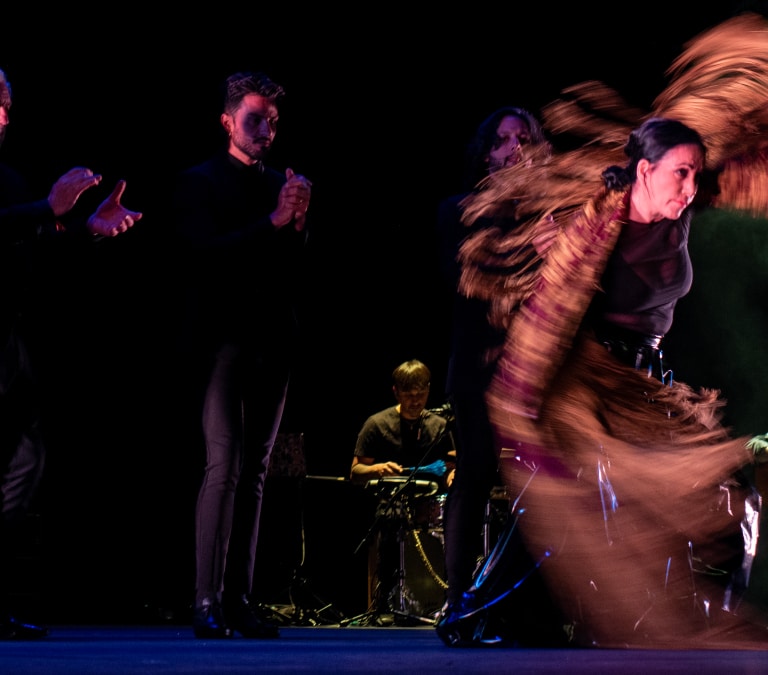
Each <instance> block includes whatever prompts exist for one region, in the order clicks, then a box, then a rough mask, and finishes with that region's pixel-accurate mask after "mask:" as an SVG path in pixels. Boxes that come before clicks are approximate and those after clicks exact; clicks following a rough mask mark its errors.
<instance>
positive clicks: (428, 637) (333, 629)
mask: <svg viewBox="0 0 768 675" xmlns="http://www.w3.org/2000/svg"><path fill="white" fill-rule="evenodd" d="M766 647H767V650H766V651H765V652H762V651H709V650H703V651H675V650H603V649H594V650H593V649H517V648H512V647H483V648H461V649H457V648H449V647H446V646H445V645H444V644H443V643H442V642H441V641H440V639H439V638H438V637H437V635H436V633H435V631H434V628H433V627H432V626H418V627H407V628H403V627H394V626H388V627H378V626H377V627H360V626H346V627H339V626H311V627H303V626H286V627H282V628H281V635H280V638H278V639H276V640H247V639H244V638H241V637H235V638H232V639H230V640H198V639H196V638H195V637H194V636H193V634H192V629H191V627H189V626H168V625H161V626H53V627H52V629H51V635H50V636H49V637H48V638H46V639H44V640H40V641H34V642H0V672H1V673H8V674H9V675H10V674H11V673H13V674H14V675H50V674H51V673H57V674H58V673H65V674H71V675H89V674H97V673H98V674H104V675H106V674H107V673H109V674H110V675H116V674H119V675H131V674H133V673H136V675H139V674H141V675H146V674H153V673H187V674H190V673H191V674H195V673H216V674H217V675H218V674H227V673H255V672H259V673H302V672H307V673H337V674H338V673H367V674H368V675H376V674H378V673H397V674H398V675H402V673H406V672H407V673H418V674H419V675H427V674H429V673H472V674H473V675H475V674H477V675H483V674H485V673H488V674H491V673H492V674H493V675H501V674H502V673H515V674H516V675H525V674H528V673H553V674H554V673H564V672H566V673H583V674H584V675H587V674H589V675H594V674H595V673H611V674H612V675H615V674H616V673H622V674H624V675H632V674H634V673H638V674H639V673H643V674H644V675H647V674H648V673H665V674H667V673H697V674H698V675H706V674H709V673H712V674H713V675H714V674H717V675H722V673H729V675H739V674H743V675H747V674H749V675H756V674H757V673H765V672H768V645H766Z"/></svg>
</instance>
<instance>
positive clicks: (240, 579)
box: [174, 72, 311, 638]
mask: <svg viewBox="0 0 768 675" xmlns="http://www.w3.org/2000/svg"><path fill="white" fill-rule="evenodd" d="M284 93H285V92H284V90H283V88H282V87H281V86H280V85H278V84H276V83H275V82H273V81H272V80H271V79H270V78H269V77H268V76H266V75H265V74H263V73H251V72H240V73H235V74H233V75H231V76H230V77H229V78H228V79H227V80H226V82H225V92H224V105H223V112H222V114H221V124H222V126H223V128H224V130H225V132H226V133H227V136H228V139H229V140H228V145H227V148H226V150H223V151H222V152H220V153H219V154H217V155H216V156H214V157H212V158H210V159H209V160H207V161H205V162H204V163H202V164H200V165H198V166H195V167H192V168H190V169H187V170H185V171H183V172H181V174H180V176H179V180H178V184H177V188H176V193H175V198H174V211H175V220H176V226H177V229H178V236H179V238H180V242H181V250H182V255H183V257H184V261H183V262H184V269H185V270H186V274H185V275H184V276H183V278H182V282H183V284H184V290H185V293H186V295H187V297H186V300H185V310H186V316H185V319H184V323H183V326H182V328H183V330H182V335H183V337H184V338H185V340H186V344H185V350H184V351H183V354H184V362H183V367H184V368H185V369H186V370H188V371H189V373H192V375H193V380H194V382H195V384H196V386H197V388H196V389H195V393H199V396H198V397H197V398H196V402H195V405H196V410H197V413H196V414H197V415H199V417H197V419H198V420H200V421H201V422H202V432H203V436H204V441H205V452H206V462H205V473H204V476H203V481H202V485H201V487H200V491H199V494H198V501H197V509H196V517H195V530H196V534H195V542H196V544H195V545H196V581H195V600H194V617H193V628H194V633H195V635H196V636H197V637H199V638H229V637H232V635H233V629H234V630H236V631H238V632H240V633H241V634H242V635H243V636H244V637H249V638H271V637H278V635H279V630H278V627H277V624H275V623H274V622H272V621H271V619H270V616H269V614H268V613H266V612H265V611H264V610H263V608H262V607H261V606H260V605H259V604H258V602H256V601H255V599H254V598H253V597H252V591H253V581H254V580H253V576H254V569H255V560H256V546H257V542H258V538H259V520H260V516H261V508H262V497H263V491H264V483H265V478H266V474H267V468H268V464H269V458H270V454H271V452H272V447H273V445H274V443H275V438H276V435H277V433H278V430H279V426H280V422H281V419H282V415H283V410H284V407H285V402H286V396H287V391H288V382H289V377H290V373H291V368H292V365H293V359H294V354H295V350H296V348H297V339H298V322H297V315H296V307H295V304H294V298H295V294H296V291H297V290H298V289H297V285H298V281H299V277H300V270H301V261H302V255H303V251H304V247H305V242H306V238H307V228H306V219H307V208H308V206H309V201H310V197H311V183H310V181H308V180H307V179H306V178H305V177H304V176H301V175H298V174H296V173H294V172H293V171H292V170H291V169H290V168H289V169H286V171H285V174H282V173H280V172H278V171H277V170H275V169H273V168H271V167H268V166H266V165H265V164H264V159H265V157H266V155H267V153H268V151H269V149H270V147H271V146H272V143H273V141H274V138H275V133H276V129H277V121H278V106H279V103H280V102H281V100H282V99H283V96H284Z"/></svg>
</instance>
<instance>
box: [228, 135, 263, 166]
mask: <svg viewBox="0 0 768 675" xmlns="http://www.w3.org/2000/svg"><path fill="white" fill-rule="evenodd" d="M233 145H234V146H235V147H236V148H237V149H238V150H240V152H242V153H243V154H245V155H247V156H248V157H250V158H251V159H252V160H253V161H255V162H262V161H264V158H265V157H266V156H267V151H268V150H269V148H268V147H267V148H265V147H264V146H263V145H261V144H256V143H252V142H250V141H247V142H244V141H242V140H241V139H239V138H234V139H233Z"/></svg>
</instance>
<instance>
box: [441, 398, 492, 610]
mask: <svg viewBox="0 0 768 675" xmlns="http://www.w3.org/2000/svg"><path fill="white" fill-rule="evenodd" d="M451 404H452V406H453V412H454V416H455V420H454V424H455V431H456V445H457V450H456V474H455V478H454V481H453V483H452V484H451V486H450V487H449V488H448V495H447V498H446V500H445V512H444V514H443V531H444V536H445V567H446V577H447V579H446V581H447V584H448V590H447V592H446V600H448V601H450V602H454V601H456V600H457V599H458V598H460V597H461V594H462V593H463V592H464V591H465V590H467V589H468V588H469V586H470V584H471V581H472V574H473V572H474V570H475V567H476V566H477V561H478V558H479V556H480V555H481V554H482V544H483V540H482V530H483V525H484V522H485V517H486V507H487V504H488V500H489V499H490V496H491V488H492V487H493V486H494V485H496V484H498V483H499V480H500V479H499V475H498V461H499V460H498V454H497V450H496V442H495V438H494V432H493V428H492V426H491V424H490V422H489V421H488V413H487V409H486V406H485V399H484V397H483V393H482V392H479V391H478V392H467V393H463V394H460V395H459V394H454V395H453V396H452V397H451Z"/></svg>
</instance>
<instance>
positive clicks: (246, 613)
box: [226, 597, 280, 638]
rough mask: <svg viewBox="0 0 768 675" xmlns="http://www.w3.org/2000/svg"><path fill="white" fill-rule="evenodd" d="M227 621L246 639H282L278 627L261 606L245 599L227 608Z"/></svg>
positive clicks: (240, 599)
mask: <svg viewBox="0 0 768 675" xmlns="http://www.w3.org/2000/svg"><path fill="white" fill-rule="evenodd" d="M226 615H227V621H229V624H230V625H231V626H232V628H234V629H235V630H236V631H237V632H238V633H241V634H242V636H243V637H246V638H276V637H280V629H279V628H278V625H277V624H276V623H274V621H272V620H271V619H270V618H269V616H268V614H267V612H266V611H264V610H263V609H262V608H261V607H259V605H257V604H256V603H254V602H251V601H250V600H248V599H247V598H245V597H241V598H239V599H238V600H237V601H236V602H234V603H233V604H231V605H229V604H228V605H227V606H226Z"/></svg>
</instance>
